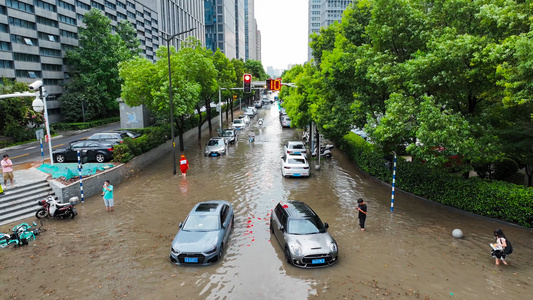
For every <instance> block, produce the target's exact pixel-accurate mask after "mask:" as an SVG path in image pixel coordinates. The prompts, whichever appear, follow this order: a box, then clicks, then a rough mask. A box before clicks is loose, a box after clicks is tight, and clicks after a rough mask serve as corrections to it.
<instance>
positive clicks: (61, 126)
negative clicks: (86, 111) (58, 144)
mask: <svg viewBox="0 0 533 300" xmlns="http://www.w3.org/2000/svg"><path fill="white" fill-rule="evenodd" d="M114 122H120V117H112V118H107V119H101V120H95V121H91V122H80V123H54V124H51V125H50V127H51V129H53V130H82V129H89V128H94V127H98V126H102V125H106V124H109V123H114Z"/></svg>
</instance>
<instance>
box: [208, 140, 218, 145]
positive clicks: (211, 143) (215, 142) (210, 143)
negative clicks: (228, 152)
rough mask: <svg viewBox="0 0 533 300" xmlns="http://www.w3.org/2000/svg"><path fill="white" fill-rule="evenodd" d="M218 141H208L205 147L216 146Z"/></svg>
mask: <svg viewBox="0 0 533 300" xmlns="http://www.w3.org/2000/svg"><path fill="white" fill-rule="evenodd" d="M217 145H218V140H209V143H207V146H217Z"/></svg>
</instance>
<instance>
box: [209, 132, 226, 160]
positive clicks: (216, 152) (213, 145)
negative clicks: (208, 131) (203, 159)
mask: <svg viewBox="0 0 533 300" xmlns="http://www.w3.org/2000/svg"><path fill="white" fill-rule="evenodd" d="M227 148H228V142H227V141H226V139H225V138H223V137H214V138H211V139H209V142H207V144H206V146H205V151H204V154H205V156H222V155H226V150H227Z"/></svg>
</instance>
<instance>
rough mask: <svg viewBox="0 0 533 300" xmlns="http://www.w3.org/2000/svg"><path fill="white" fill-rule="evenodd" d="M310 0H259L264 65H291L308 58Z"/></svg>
mask: <svg viewBox="0 0 533 300" xmlns="http://www.w3.org/2000/svg"><path fill="white" fill-rule="evenodd" d="M308 2H309V0H255V19H256V20H257V27H258V29H259V30H260V31H261V61H262V63H263V67H264V68H265V70H266V68H267V67H268V66H272V67H274V68H275V69H287V68H288V67H287V65H289V64H303V63H304V62H305V61H307V43H308V41H307V38H308V33H307V17H308V16H307V11H308V5H309V3H308Z"/></svg>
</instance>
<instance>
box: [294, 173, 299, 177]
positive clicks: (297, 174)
mask: <svg viewBox="0 0 533 300" xmlns="http://www.w3.org/2000/svg"><path fill="white" fill-rule="evenodd" d="M292 176H296V177H298V176H300V173H296V174H292Z"/></svg>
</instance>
